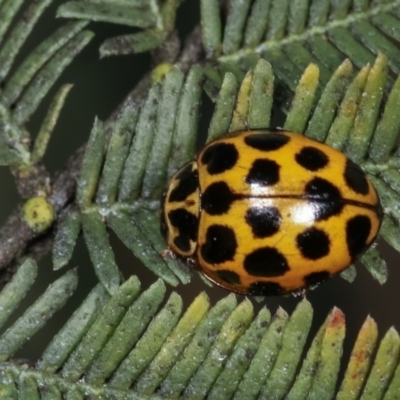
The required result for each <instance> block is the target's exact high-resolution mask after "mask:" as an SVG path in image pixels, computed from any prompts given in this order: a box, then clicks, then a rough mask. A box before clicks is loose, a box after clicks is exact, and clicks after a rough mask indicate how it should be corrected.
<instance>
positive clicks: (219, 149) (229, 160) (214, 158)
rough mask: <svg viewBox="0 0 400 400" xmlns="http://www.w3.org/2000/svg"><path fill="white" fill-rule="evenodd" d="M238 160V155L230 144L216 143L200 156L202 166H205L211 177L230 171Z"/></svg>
mask: <svg viewBox="0 0 400 400" xmlns="http://www.w3.org/2000/svg"><path fill="white" fill-rule="evenodd" d="M238 158H239V153H238V151H237V150H236V147H235V145H233V144H232V143H216V144H213V145H211V146H209V147H207V149H206V150H205V151H204V153H203V155H202V156H201V162H202V164H204V165H206V166H207V171H208V173H209V174H211V175H215V174H220V173H221V172H224V171H227V170H229V169H231V168H232V167H233V166H234V165H235V164H236V161H237V160H238Z"/></svg>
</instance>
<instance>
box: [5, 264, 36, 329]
mask: <svg viewBox="0 0 400 400" xmlns="http://www.w3.org/2000/svg"><path fill="white" fill-rule="evenodd" d="M36 276H37V265H36V263H35V262H34V261H32V260H31V259H27V260H26V261H25V262H24V263H23V264H22V265H21V266H20V267H19V268H18V269H17V272H16V273H15V274H14V276H13V280H12V281H10V282H9V283H8V284H7V285H6V286H5V287H4V288H3V290H2V291H1V293H0V310H1V313H0V327H2V326H3V325H4V324H5V322H6V321H7V319H8V317H9V316H10V315H11V314H12V313H13V312H14V311H15V309H16V308H17V307H18V305H19V303H20V302H21V301H22V299H23V298H24V297H25V295H26V292H27V291H28V289H29V287H30V286H31V285H32V284H33V282H34V281H35V279H36Z"/></svg>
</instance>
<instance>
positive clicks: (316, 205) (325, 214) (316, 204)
mask: <svg viewBox="0 0 400 400" xmlns="http://www.w3.org/2000/svg"><path fill="white" fill-rule="evenodd" d="M311 204H312V206H313V209H314V210H313V212H314V219H315V220H316V221H321V220H324V219H325V220H326V219H328V218H330V217H332V216H333V215H338V214H340V213H341V211H342V209H343V205H344V204H343V201H342V200H341V199H335V200H330V201H312V202H311Z"/></svg>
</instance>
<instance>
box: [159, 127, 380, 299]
mask: <svg viewBox="0 0 400 400" xmlns="http://www.w3.org/2000/svg"><path fill="white" fill-rule="evenodd" d="M382 216H383V213H382V207H381V204H380V201H379V197H378V194H377V192H376V190H375V188H374V187H373V186H372V184H371V182H370V181H369V180H368V178H367V177H366V176H365V174H364V172H363V171H362V170H361V168H360V167H359V166H358V165H356V164H355V163H354V162H353V161H351V160H350V159H349V158H347V157H346V156H345V155H344V154H342V153H341V152H339V151H337V150H335V149H333V148H332V147H329V146H327V145H324V144H322V143H319V142H316V141H313V140H310V139H308V138H306V137H304V136H302V135H300V134H296V133H292V132H288V131H273V130H257V131H255V130H254V131H250V130H247V131H242V132H237V133H234V134H228V135H225V136H223V137H222V138H220V139H217V140H214V141H213V142H210V143H209V144H207V145H206V146H205V147H204V148H203V149H201V150H200V152H199V153H198V154H197V156H196V157H195V160H194V161H191V162H189V163H188V164H186V165H185V166H183V167H182V168H181V169H180V170H179V171H178V172H177V173H176V174H175V175H174V176H173V177H172V179H171V181H170V184H169V187H168V189H167V191H166V193H165V194H164V201H163V206H162V218H161V219H162V221H161V230H162V232H163V234H164V236H165V237H166V241H167V244H168V247H169V250H170V251H172V252H173V253H175V254H176V255H178V256H181V257H184V258H187V259H189V260H190V261H192V262H193V263H194V264H195V265H196V267H197V268H198V269H199V270H200V271H201V272H202V273H203V274H204V275H205V276H206V277H207V278H208V279H210V280H211V281H212V282H214V283H216V284H218V285H220V286H222V287H224V288H226V289H229V290H232V291H234V292H238V293H243V294H250V295H261V296H267V295H281V294H286V293H289V292H293V291H298V290H300V289H303V288H307V287H310V286H313V285H315V284H317V283H319V282H322V281H323V280H325V279H327V278H328V277H330V276H332V275H334V274H337V273H338V272H340V271H342V270H343V269H345V268H347V267H348V266H349V265H350V264H351V263H352V262H354V261H355V260H356V258H357V257H359V256H360V255H361V254H362V253H363V252H364V251H365V250H366V249H367V248H368V247H369V246H370V245H371V244H372V242H373V241H374V239H375V237H376V235H377V234H378V231H379V228H380V225H381V221H382Z"/></svg>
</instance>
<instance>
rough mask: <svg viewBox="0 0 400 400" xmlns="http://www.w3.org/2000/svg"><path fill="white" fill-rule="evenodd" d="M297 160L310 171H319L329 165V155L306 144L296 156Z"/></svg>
mask: <svg viewBox="0 0 400 400" xmlns="http://www.w3.org/2000/svg"><path fill="white" fill-rule="evenodd" d="M295 159H296V162H297V163H298V164H300V165H301V166H302V167H303V168H305V169H306V170H308V171H318V170H319V169H321V168H324V167H326V166H327V165H328V162H329V158H328V156H327V155H326V154H325V153H324V152H323V151H322V150H320V149H317V148H316V147H312V146H306V147H303V148H302V149H301V151H300V152H299V153H297V154H296V156H295Z"/></svg>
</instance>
